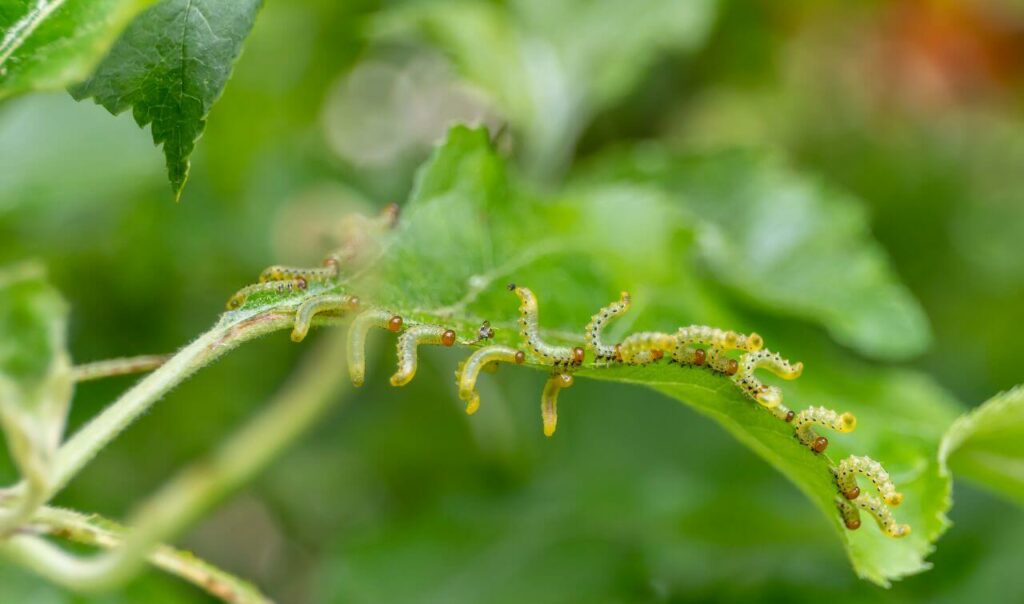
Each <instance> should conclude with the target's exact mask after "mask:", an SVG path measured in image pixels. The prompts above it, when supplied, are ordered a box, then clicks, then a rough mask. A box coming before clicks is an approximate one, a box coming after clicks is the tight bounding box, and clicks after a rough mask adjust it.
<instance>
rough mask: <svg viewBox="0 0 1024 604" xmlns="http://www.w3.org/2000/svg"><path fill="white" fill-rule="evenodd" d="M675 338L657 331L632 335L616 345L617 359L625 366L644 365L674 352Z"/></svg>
mask: <svg viewBox="0 0 1024 604" xmlns="http://www.w3.org/2000/svg"><path fill="white" fill-rule="evenodd" d="M675 347H676V337H675V336H674V335H673V334H668V333H662V332H659V331H641V332H639V333H634V334H632V335H630V336H628V337H626V339H624V340H622V342H621V343H620V344H619V345H618V357H619V359H621V360H622V362H623V363H626V364H627V365H646V364H648V363H653V362H654V361H657V360H659V359H661V358H662V357H664V356H665V353H667V352H671V351H673V350H675Z"/></svg>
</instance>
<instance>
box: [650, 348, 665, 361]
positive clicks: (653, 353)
mask: <svg viewBox="0 0 1024 604" xmlns="http://www.w3.org/2000/svg"><path fill="white" fill-rule="evenodd" d="M664 356H665V351H663V350H658V349H657V348H655V349H654V350H652V351H651V358H652V359H654V360H655V361H660V360H661V359H662V357H664Z"/></svg>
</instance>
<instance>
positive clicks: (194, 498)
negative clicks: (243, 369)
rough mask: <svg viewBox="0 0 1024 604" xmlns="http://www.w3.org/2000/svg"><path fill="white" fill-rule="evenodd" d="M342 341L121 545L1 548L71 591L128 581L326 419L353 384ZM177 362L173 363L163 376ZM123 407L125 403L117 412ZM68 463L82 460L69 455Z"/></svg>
mask: <svg viewBox="0 0 1024 604" xmlns="http://www.w3.org/2000/svg"><path fill="white" fill-rule="evenodd" d="M282 320H283V319H280V318H269V319H261V323H259V324H258V325H255V326H249V327H245V328H244V330H243V331H242V332H239V334H236V335H234V336H232V337H231V338H230V340H225V341H231V342H233V343H235V344H237V343H238V342H239V341H241V339H242V338H248V337H255V335H254V334H256V335H258V334H259V333H266V332H267V331H269V329H268V326H269V327H274V326H277V327H279V326H280V323H281V321H282ZM290 320H291V317H290V316H289V317H287V321H290ZM211 333H212V332H211ZM242 333H244V334H245V335H242ZM208 335H209V334H208ZM226 335H227V334H225V336H226ZM343 342H344V333H343V332H341V331H336V332H334V333H333V334H332V336H331V337H330V338H329V339H327V340H324V341H323V342H322V343H321V346H320V347H319V348H318V350H316V351H315V352H314V353H313V355H312V358H310V359H309V360H308V361H307V362H306V363H305V364H304V365H303V366H302V367H300V369H299V370H298V372H297V373H296V375H295V376H294V377H293V378H292V379H291V380H290V381H289V383H288V384H287V386H286V387H285V388H284V390H282V391H281V392H280V393H279V394H278V395H277V396H276V397H275V398H274V400H273V401H272V402H271V404H270V406H269V408H268V409H267V410H266V411H264V412H263V413H262V414H260V415H259V416H258V417H256V418H255V419H254V420H252V421H251V422H250V423H249V424H247V425H246V426H245V427H244V428H242V429H241V430H240V431H239V432H238V433H237V434H236V435H235V436H233V437H232V438H231V439H230V440H228V441H227V442H226V443H225V444H224V445H223V446H222V447H221V448H220V449H218V450H217V451H216V452H215V453H214V454H213V455H212V456H211V457H210V458H209V459H207V460H206V461H205V462H200V463H197V464H195V465H193V466H191V467H189V468H187V469H186V470H184V471H183V472H181V473H180V474H179V475H178V476H177V477H176V478H175V479H173V480H172V481H171V482H170V483H169V484H167V485H166V486H165V487H163V488H162V489H161V490H160V491H159V492H158V493H157V494H156V495H154V496H153V497H151V498H150V499H149V500H148V501H146V502H144V503H143V504H142V505H141V506H139V508H138V512H137V513H136V514H135V518H134V520H133V521H132V522H130V523H129V526H132V527H133V528H132V529H131V531H130V532H129V533H127V534H126V536H125V538H124V542H123V544H122V545H121V546H120V547H118V548H116V549H112V550H111V551H109V552H107V553H104V554H100V555H95V556H91V557H86V558H83V557H79V556H75V555H73V554H70V553H68V552H66V551H64V550H62V549H60V548H58V547H56V546H54V545H52V544H50V543H47V542H45V541H42V540H39V539H37V538H32V537H28V536H24V535H18V536H14V537H12V538H11V539H10V540H8V542H7V543H5V544H0V551H2V552H3V553H5V554H7V555H8V556H9V557H11V558H12V559H14V560H15V561H17V562H19V563H21V564H23V565H25V566H28V567H29V568H31V569H33V570H35V571H36V572H38V573H39V574H42V575H43V576H45V577H47V578H49V579H50V580H52V581H54V582H56V583H59V584H62V585H65V586H67V587H69V588H71V589H76V590H88V589H103V588H107V587H110V586H113V585H116V584H118V583H119V582H122V581H124V580H126V579H127V578H129V577H130V576H131V575H132V574H133V573H134V572H135V571H136V570H137V569H138V567H139V565H141V564H142V563H143V562H144V559H145V557H146V556H148V555H150V553H151V552H152V551H153V548H155V547H156V546H157V545H158V544H159V542H161V541H164V540H165V539H166V538H167V537H168V536H171V535H174V534H176V533H177V532H179V531H180V530H182V529H183V528H184V527H185V526H187V525H188V524H189V523H190V522H192V521H193V520H194V519H195V518H196V517H198V516H199V515H200V514H201V513H202V512H203V511H204V510H205V509H206V508H208V507H209V506H210V505H212V504H213V503H214V502H216V501H217V500H219V499H220V498H221V497H223V496H224V495H225V494H226V493H227V492H230V491H232V490H234V489H235V488H237V487H238V486H239V485H240V484H242V483H244V482H245V481H246V480H248V479H249V478H251V477H252V476H253V474H255V473H256V472H257V471H258V470H259V469H261V468H262V467H263V466H264V465H265V464H266V463H268V462H269V461H270V460H271V459H273V457H274V456H275V455H277V454H278V453H279V452H280V451H281V450H282V449H283V448H284V447H285V446H287V445H288V444H289V443H291V442H292V441H293V440H295V439H296V438H297V437H298V436H299V435H300V434H301V433H302V432H304V431H305V430H306V429H307V428H309V427H310V426H311V425H312V424H313V423H314V422H315V421H316V420H317V418H319V417H320V416H321V414H322V413H323V412H324V411H325V410H326V409H327V408H328V406H329V404H330V402H331V401H332V400H334V399H335V398H336V397H334V396H333V395H335V394H336V393H338V392H339V391H342V390H343V388H344V386H345V384H346V381H345V377H344V372H342V371H339V368H340V367H342V366H343V365H344V356H345V352H344V351H345V347H344V345H343ZM217 345H218V344H216V340H214V341H210V340H209V338H208V337H207V336H203V337H201V338H200V339H199V340H197V341H196V342H194V343H193V344H191V345H190V346H189V347H187V348H186V349H185V350H183V351H182V353H179V355H178V356H181V357H182V360H180V361H179V363H187V364H185V365H183V367H186V368H187V367H189V366H191V364H192V363H194V362H195V360H196V359H207V362H208V361H209V359H210V358H212V357H211V355H213V354H214V353H213V352H210V350H211V348H210V347H211V346H217ZM204 351H205V352H204ZM186 352H187V354H185V353H186ZM176 358H177V357H176ZM174 363H175V361H173V360H172V361H171V362H169V363H168V364H167V365H165V366H164V367H163V368H161V370H158V372H157V373H159V372H160V371H162V370H163V369H164V368H166V367H170V366H172V364H174ZM157 373H154V374H153V376H150V377H154V376H156V375H157ZM179 381H180V380H179ZM147 396H148V394H147ZM118 404H120V402H119V403H115V404H114V405H112V407H116V406H117V405H118ZM136 405H137V404H136ZM105 413H106V412H105ZM124 417H125V414H124V412H123V411H121V412H120V413H119V414H118V415H117V416H115V417H114V418H113V419H110V420H104V421H103V422H102V423H101V424H100V425H101V426H110V425H118V424H115V422H120V421H122V418H124ZM94 421H95V420H94ZM88 429H89V426H87V427H86V428H83V430H82V431H81V432H79V434H81V433H82V432H85V431H86V430H88ZM107 430H109V428H107ZM116 432H117V431H114V432H113V433H112V434H116ZM105 434H107V432H106V431H101V430H99V429H96V432H95V433H89V435H88V439H87V440H83V441H82V442H83V443H85V444H83V445H79V447H78V448H76V449H74V451H75V452H76V453H77V454H79V455H82V456H86V455H88V453H89V451H90V450H91V447H93V446H97V443H103V444H105V442H106V441H104V440H103V438H104V435H105ZM76 437H78V435H76ZM111 437H112V436H111ZM107 440H109V439H107ZM85 445H89V446H85ZM98 446H102V444H99V445H98ZM68 459H69V460H74V459H75V458H74V457H70V456H69V457H68ZM78 467H80V465H79V466H78Z"/></svg>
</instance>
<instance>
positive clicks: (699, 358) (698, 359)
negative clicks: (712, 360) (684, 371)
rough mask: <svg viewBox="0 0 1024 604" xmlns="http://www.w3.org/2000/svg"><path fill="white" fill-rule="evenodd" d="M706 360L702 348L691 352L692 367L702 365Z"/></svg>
mask: <svg viewBox="0 0 1024 604" xmlns="http://www.w3.org/2000/svg"><path fill="white" fill-rule="evenodd" d="M707 360H708V353H707V351H706V350H704V349H703V348H698V349H697V350H694V351H693V364H694V365H703V364H704V362H705V361H707Z"/></svg>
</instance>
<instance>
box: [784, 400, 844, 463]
mask: <svg viewBox="0 0 1024 604" xmlns="http://www.w3.org/2000/svg"><path fill="white" fill-rule="evenodd" d="M815 425H818V426H822V427H825V428H828V429H830V430H834V431H836V432H853V430H854V428H856V427H857V418H856V417H854V416H853V414H852V413H836V412H835V411H833V410H831V409H826V408H825V407H808V408H806V409H804V410H803V411H801V412H799V413H797V414H796V417H795V418H794V419H793V426H794V428H795V430H796V437H797V438H798V439H800V442H802V443H803V444H805V445H807V446H808V447H810V448H811V450H812V451H814V452H815V453H822V452H824V451H825V449H826V448H828V439H827V438H825V437H824V436H818V434H817V433H815V432H814V429H813V426H815Z"/></svg>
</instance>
